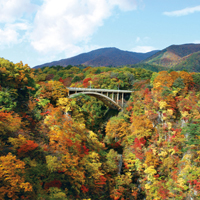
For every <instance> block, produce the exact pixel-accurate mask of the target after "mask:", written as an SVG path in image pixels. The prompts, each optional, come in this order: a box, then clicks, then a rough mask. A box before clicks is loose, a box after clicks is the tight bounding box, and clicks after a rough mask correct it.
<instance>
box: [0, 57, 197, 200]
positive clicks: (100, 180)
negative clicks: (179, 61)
mask: <svg viewBox="0 0 200 200" xmlns="http://www.w3.org/2000/svg"><path fill="white" fill-rule="evenodd" d="M67 87H83V88H87V87H92V88H104V89H123V90H132V91H134V92H133V93H132V94H131V96H130V98H129V99H126V100H127V101H126V106H125V107H124V109H123V110H121V111H113V110H111V109H109V108H108V107H107V106H105V105H104V104H103V103H102V102H101V101H100V100H98V99H96V98H94V97H90V96H86V95H77V96H76V97H74V98H71V99H70V98H68V89H67ZM0 199H2V200H3V199H5V200H7V199H12V200H18V199H22V200H23V199H33V200H76V199H77V200H79V199H80V200H101V199H104V200H136V199H138V200H140V199H141V200H144V199H146V200H164V199H172V200H179V199H180V200H187V199H200V73H195V72H187V71H173V70H172V69H171V70H169V71H159V72H153V71H150V70H147V69H141V68H132V67H131V66H124V67H115V68H114V67H88V66H71V65H68V66H67V67H62V66H52V67H44V68H41V69H31V68H30V67H29V66H28V65H27V64H26V65H24V64H23V63H22V62H20V63H17V64H14V63H12V62H10V61H8V60H5V59H3V58H0Z"/></svg>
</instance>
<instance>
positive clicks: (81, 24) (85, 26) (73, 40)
mask: <svg viewBox="0 0 200 200" xmlns="http://www.w3.org/2000/svg"><path fill="white" fill-rule="evenodd" d="M115 6H118V7H119V9H121V10H123V11H128V10H135V9H136V7H137V4H136V1H135V0H67V1H66V0H44V3H43V5H42V6H41V7H40V8H39V9H38V11H37V13H36V17H35V20H34V25H33V31H32V33H31V41H32V42H31V44H32V46H33V47H34V48H35V49H36V50H37V51H39V52H46V53H47V52H54V53H60V52H71V51H78V50H80V48H81V47H80V43H84V44H85V45H86V44H87V41H89V39H90V37H91V36H92V35H93V34H94V32H95V31H96V30H97V29H98V27H100V26H102V25H103V22H104V20H105V19H106V18H108V17H109V16H111V14H112V10H113V8H114V7H115Z"/></svg>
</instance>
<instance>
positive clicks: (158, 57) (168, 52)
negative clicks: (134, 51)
mask: <svg viewBox="0 0 200 200" xmlns="http://www.w3.org/2000/svg"><path fill="white" fill-rule="evenodd" d="M198 51H200V44H183V45H171V46H169V47H167V48H165V49H163V50H162V51H159V52H157V53H156V54H154V55H152V56H151V57H149V58H147V59H145V60H143V61H142V62H144V63H148V64H153V65H159V66H164V67H169V68H171V67H174V66H176V65H179V64H181V63H182V62H183V61H184V60H186V59H187V58H188V57H190V56H191V55H192V54H193V53H196V52H198Z"/></svg>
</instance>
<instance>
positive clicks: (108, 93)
mask: <svg viewBox="0 0 200 200" xmlns="http://www.w3.org/2000/svg"><path fill="white" fill-rule="evenodd" d="M67 89H68V90H69V98H71V97H74V96H75V95H78V94H86V95H89V96H93V97H96V98H97V99H99V100H101V101H102V102H103V103H104V104H105V105H107V106H108V107H110V108H112V109H118V110H121V109H122V108H123V107H124V104H125V95H127V94H131V93H132V92H133V91H131V90H109V89H93V88H73V87H68V88H67Z"/></svg>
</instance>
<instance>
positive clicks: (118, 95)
mask: <svg viewBox="0 0 200 200" xmlns="http://www.w3.org/2000/svg"><path fill="white" fill-rule="evenodd" d="M117 104H119V93H117Z"/></svg>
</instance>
